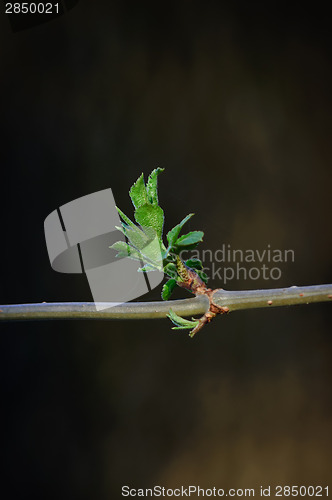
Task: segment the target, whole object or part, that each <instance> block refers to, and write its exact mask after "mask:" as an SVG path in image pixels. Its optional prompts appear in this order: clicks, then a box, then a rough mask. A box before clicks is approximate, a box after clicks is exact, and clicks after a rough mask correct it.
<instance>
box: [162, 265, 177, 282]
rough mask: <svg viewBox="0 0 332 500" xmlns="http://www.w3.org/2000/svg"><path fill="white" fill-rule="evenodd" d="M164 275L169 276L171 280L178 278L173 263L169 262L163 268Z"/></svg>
mask: <svg viewBox="0 0 332 500" xmlns="http://www.w3.org/2000/svg"><path fill="white" fill-rule="evenodd" d="M164 273H165V274H167V275H168V276H170V277H171V278H175V279H177V278H178V272H177V270H176V265H175V264H174V263H173V262H169V263H168V264H166V266H165V267H164Z"/></svg>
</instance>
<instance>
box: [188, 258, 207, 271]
mask: <svg viewBox="0 0 332 500" xmlns="http://www.w3.org/2000/svg"><path fill="white" fill-rule="evenodd" d="M185 264H186V266H188V267H190V268H191V269H196V270H197V269H202V268H203V264H202V261H201V260H199V259H188V260H186V262H185Z"/></svg>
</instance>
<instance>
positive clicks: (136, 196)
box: [129, 174, 149, 208]
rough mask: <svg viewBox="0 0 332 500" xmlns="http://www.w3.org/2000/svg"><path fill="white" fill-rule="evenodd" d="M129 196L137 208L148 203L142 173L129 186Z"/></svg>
mask: <svg viewBox="0 0 332 500" xmlns="http://www.w3.org/2000/svg"><path fill="white" fill-rule="evenodd" d="M129 196H130V198H131V201H132V202H133V205H134V207H135V208H139V207H141V206H142V205H145V204H146V203H149V199H148V193H147V190H146V187H145V184H144V176H143V174H142V175H141V176H140V177H139V178H138V179H137V181H136V182H135V184H133V185H132V186H131V189H130V191H129Z"/></svg>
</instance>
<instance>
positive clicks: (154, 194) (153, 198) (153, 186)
mask: <svg viewBox="0 0 332 500" xmlns="http://www.w3.org/2000/svg"><path fill="white" fill-rule="evenodd" d="M164 170H165V169H164V168H160V167H157V168H155V169H154V170H153V171H152V172H151V174H150V175H149V178H148V182H147V183H146V190H147V193H148V199H149V202H150V203H151V204H152V205H158V187H157V179H158V175H159V174H161V172H163V171H164Z"/></svg>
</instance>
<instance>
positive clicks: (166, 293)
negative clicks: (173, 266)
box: [161, 278, 176, 300]
mask: <svg viewBox="0 0 332 500" xmlns="http://www.w3.org/2000/svg"><path fill="white" fill-rule="evenodd" d="M175 287H176V280H175V279H173V278H171V279H170V280H168V281H166V283H165V284H164V286H163V289H162V292H161V297H162V299H163V300H168V299H169V298H170V296H171V294H172V292H173V290H174V288H175Z"/></svg>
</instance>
